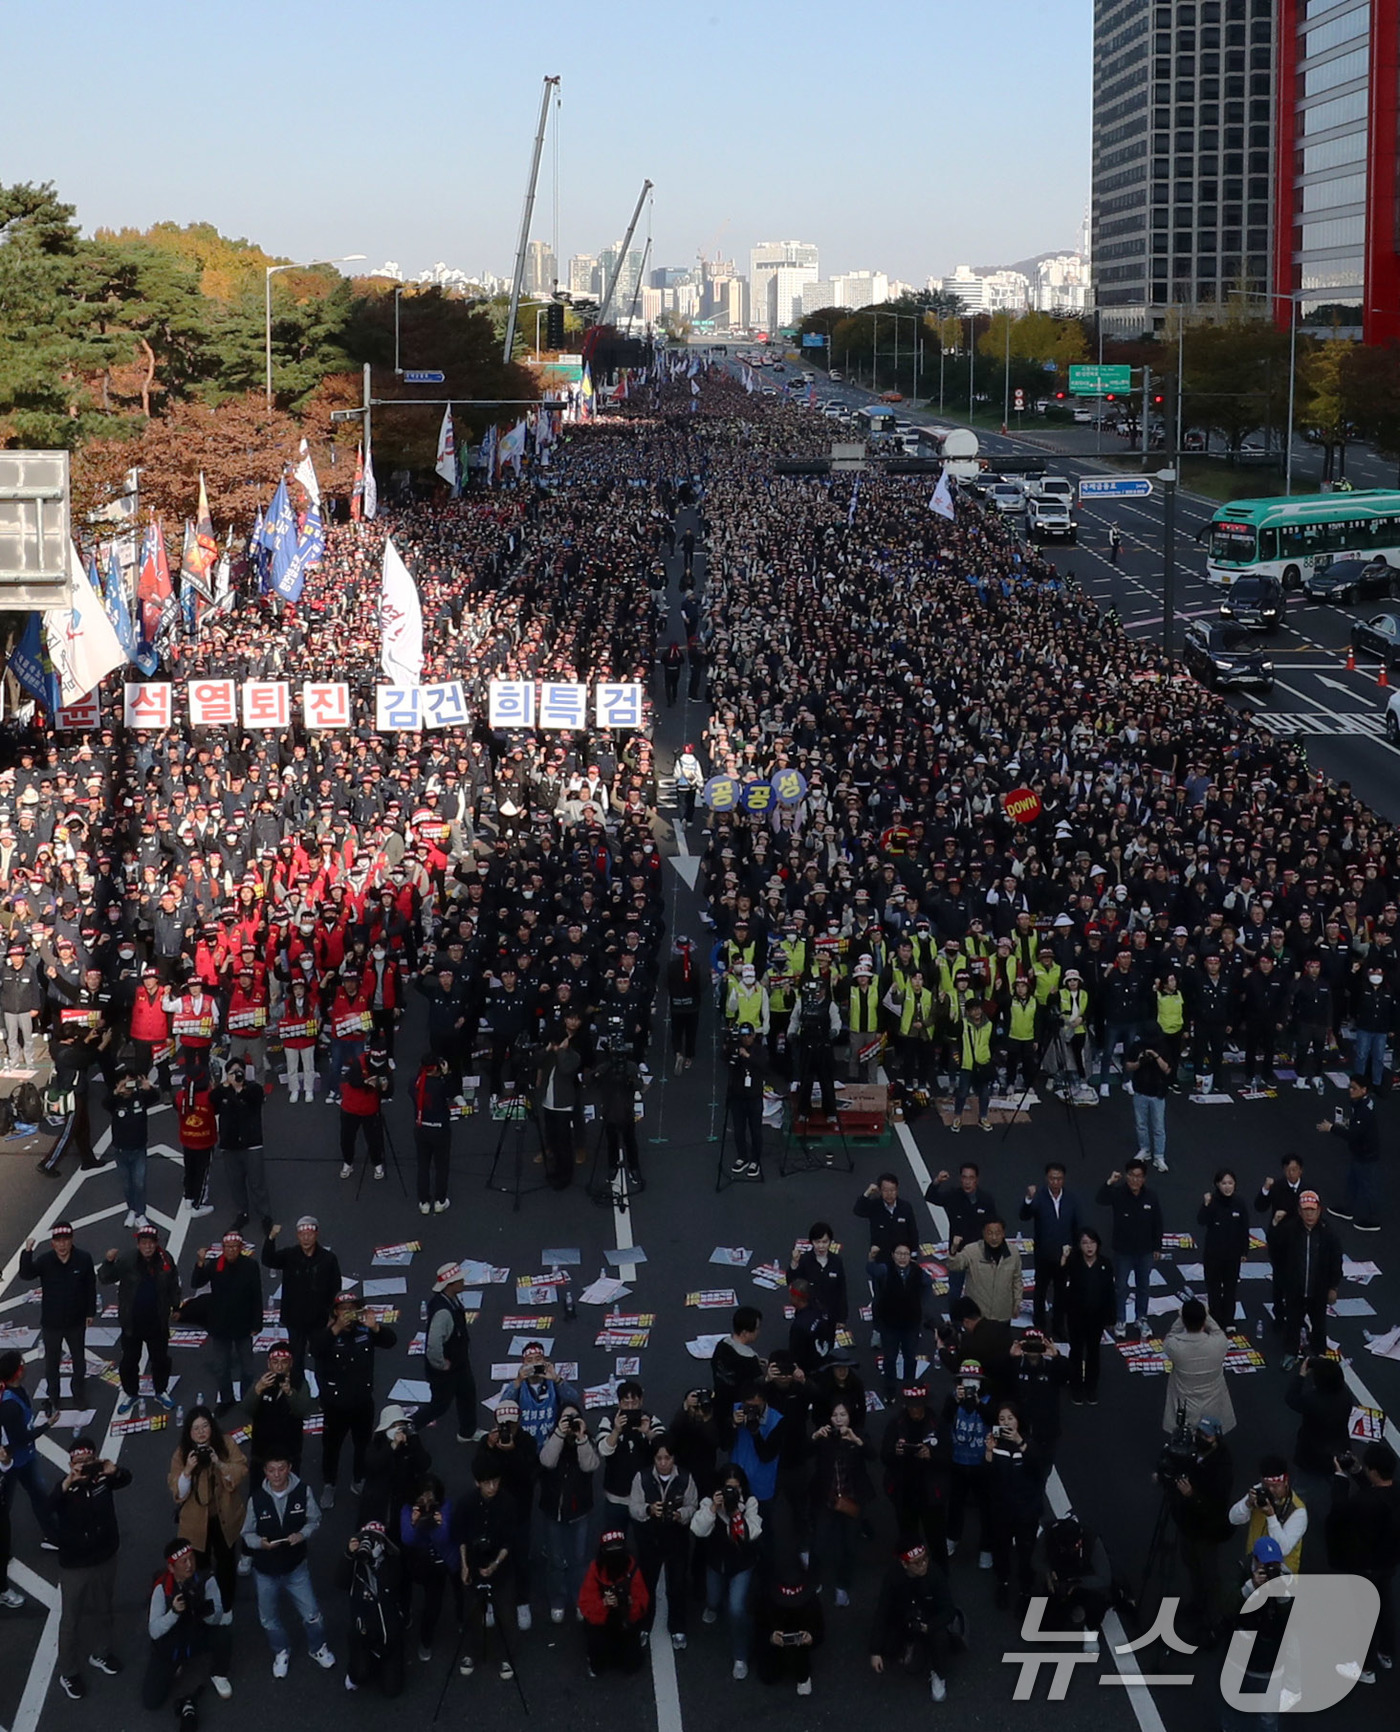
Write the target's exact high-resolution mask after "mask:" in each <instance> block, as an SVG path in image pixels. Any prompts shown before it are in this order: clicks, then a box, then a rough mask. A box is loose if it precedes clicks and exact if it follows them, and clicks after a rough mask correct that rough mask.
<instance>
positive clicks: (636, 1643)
mask: <svg viewBox="0 0 1400 1732" xmlns="http://www.w3.org/2000/svg"><path fill="white" fill-rule="evenodd" d="M577 1604H578V1609H579V1611H580V1612H581V1613H582V1614H583V1624H584V1640H585V1642H586V1643H587V1648H588V1676H589V1677H590V1678H596V1677H597V1676H598V1674H599V1673H600V1672H606V1671H610V1670H616V1671H619V1672H638V1671H640V1670H641V1666H642V1659H643V1654H644V1644H643V1642H642V1628H643V1623H644V1620H645V1618H646V1615H647V1610H648V1608H649V1606H650V1604H651V1595H650V1594H649V1593H648V1592H647V1585H646V1582H645V1580H644V1579H643V1577H642V1572H641V1570H640V1569H639V1568H638V1566H637V1563H636V1561H635V1560H634V1559H633V1557H632V1555H631V1553H630V1552H629V1551H628V1550H627V1536H626V1534H625V1533H623V1531H622V1530H621V1528H609V1529H608V1530H607V1531H606V1532H605V1533H604V1534H603V1536H602V1538H601V1539H600V1540H599V1541H598V1553H597V1556H596V1557H595V1558H594V1560H593V1562H592V1563H591V1564H590V1565H589V1566H588V1571H587V1574H586V1575H585V1576H584V1578H583V1583H582V1586H581V1587H580V1589H579V1593H578V1601H577Z"/></svg>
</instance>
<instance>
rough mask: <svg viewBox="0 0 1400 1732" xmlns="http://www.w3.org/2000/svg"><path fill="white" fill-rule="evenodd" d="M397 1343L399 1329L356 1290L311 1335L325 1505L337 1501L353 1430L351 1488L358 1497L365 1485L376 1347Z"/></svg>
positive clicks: (337, 1303) (339, 1298) (342, 1296)
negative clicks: (342, 1454) (344, 1452)
mask: <svg viewBox="0 0 1400 1732" xmlns="http://www.w3.org/2000/svg"><path fill="white" fill-rule="evenodd" d="M397 1342H398V1337H397V1335H395V1333H394V1331H393V1330H392V1329H390V1328H389V1327H388V1326H387V1325H385V1324H382V1323H380V1321H379V1319H378V1318H377V1317H376V1316H375V1315H374V1313H373V1312H372V1311H364V1310H362V1308H361V1306H360V1301H359V1299H358V1298H357V1297H356V1296H355V1294H353V1293H341V1294H338V1295H337V1296H336V1301H335V1304H334V1305H333V1306H332V1307H331V1311H330V1318H329V1321H328V1322H327V1323H326V1324H325V1325H324V1326H323V1327H322V1328H320V1329H318V1330H317V1332H316V1333H315V1334H314V1335H313V1336H312V1337H311V1356H312V1358H313V1359H314V1360H315V1362H316V1387H317V1389H318V1390H319V1391H320V1395H321V1412H322V1414H323V1415H324V1424H323V1429H322V1432H321V1479H322V1482H323V1483H322V1486H321V1508H322V1509H331V1508H333V1507H334V1505H335V1482H336V1476H337V1475H338V1473H339V1472H340V1452H341V1449H342V1447H343V1446H344V1443H345V1439H346V1437H347V1435H348V1436H349V1438H350V1440H351V1446H352V1450H353V1458H352V1462H351V1475H350V1479H351V1484H350V1490H351V1491H352V1492H353V1493H354V1494H355V1496H356V1497H358V1496H359V1495H360V1493H361V1492H362V1491H363V1490H364V1482H365V1456H366V1451H367V1450H368V1448H369V1440H370V1436H371V1434H372V1432H373V1430H374V1355H375V1352H376V1350H379V1349H383V1348H388V1347H393V1346H395V1345H396V1344H397Z"/></svg>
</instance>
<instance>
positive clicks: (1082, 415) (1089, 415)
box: [1073, 404, 1094, 427]
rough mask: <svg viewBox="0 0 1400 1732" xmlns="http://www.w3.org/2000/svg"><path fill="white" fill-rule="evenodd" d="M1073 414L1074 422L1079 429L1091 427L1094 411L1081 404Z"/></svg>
mask: <svg viewBox="0 0 1400 1732" xmlns="http://www.w3.org/2000/svg"><path fill="white" fill-rule="evenodd" d="M1073 414H1074V419H1075V422H1076V423H1077V425H1079V426H1080V427H1089V426H1092V425H1093V421H1094V411H1093V410H1092V409H1090V408H1087V407H1085V406H1084V405H1082V404H1081V405H1079V406H1078V407H1076V408H1075V409H1074V411H1073Z"/></svg>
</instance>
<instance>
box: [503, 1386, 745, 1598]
mask: <svg viewBox="0 0 1400 1732" xmlns="http://www.w3.org/2000/svg"><path fill="white" fill-rule="evenodd" d="M672 1442H673V1444H674V1443H676V1438H675V1436H674V1427H673V1435H672ZM713 1459H714V1458H713V1453H712V1455H711V1461H712V1462H713ZM488 1465H489V1466H490V1467H491V1468H494V1469H495V1470H496V1472H497V1473H498V1474H499V1475H500V1479H501V1483H502V1485H503V1486H504V1487H505V1489H506V1491H507V1492H508V1493H509V1494H510V1501H511V1503H512V1505H513V1506H514V1508H515V1520H516V1530H515V1539H514V1540H513V1542H512V1544H511V1556H512V1560H513V1562H512V1569H513V1572H514V1575H515V1617H516V1622H517V1623H518V1624H519V1626H520V1628H521V1629H522V1630H528V1629H529V1628H530V1625H531V1623H532V1622H533V1614H532V1612H531V1609H530V1584H531V1575H530V1526H531V1523H530V1518H531V1516H532V1515H533V1514H534V1507H535V1485H536V1482H537V1481H538V1479H539V1477H540V1450H539V1445H538V1444H537V1443H536V1442H535V1440H534V1438H533V1437H531V1436H530V1434H529V1432H528V1431H526V1430H525V1428H524V1426H523V1425H521V1423H520V1403H519V1402H518V1401H515V1400H513V1399H512V1398H511V1397H509V1396H504V1395H503V1396H502V1397H501V1399H500V1400H499V1401H498V1402H497V1403H496V1413H495V1423H494V1424H493V1425H492V1427H491V1429H490V1431H488V1432H487V1433H486V1435H485V1437H483V1438H482V1440H481V1442H480V1443H478V1444H477V1446H476V1454H475V1455H474V1456H473V1457H472V1475H473V1477H474V1478H475V1479H476V1481H477V1483H478V1484H480V1482H481V1478H482V1472H483V1469H485V1468H486V1467H487V1466H488ZM711 1471H712V1472H713V1467H712V1469H711Z"/></svg>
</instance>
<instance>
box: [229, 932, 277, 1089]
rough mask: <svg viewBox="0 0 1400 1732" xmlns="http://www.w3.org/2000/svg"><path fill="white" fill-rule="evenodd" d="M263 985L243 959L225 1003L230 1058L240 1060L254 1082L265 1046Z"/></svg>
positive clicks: (258, 971)
mask: <svg viewBox="0 0 1400 1732" xmlns="http://www.w3.org/2000/svg"><path fill="white" fill-rule="evenodd" d="M267 1021H268V1006H267V982H266V980H265V979H264V978H263V976H262V973H261V971H260V970H259V969H256V968H254V966H253V964H252V962H251V961H250V960H248V959H247V958H246V957H245V958H244V961H243V964H242V966H241V967H240V968H239V970H238V973H237V975H236V976H235V978H234V983H233V992H232V994H231V995H230V997H229V1004H228V1032H229V1040H230V1043H231V1046H232V1057H234V1058H236V1059H241V1060H242V1062H243V1066H244V1070H245V1073H246V1075H247V1077H248V1080H249V1081H250V1082H256V1081H257V1080H258V1072H259V1070H260V1069H261V1067H262V1062H263V1049H264V1047H265V1046H266V1044H267Z"/></svg>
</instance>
